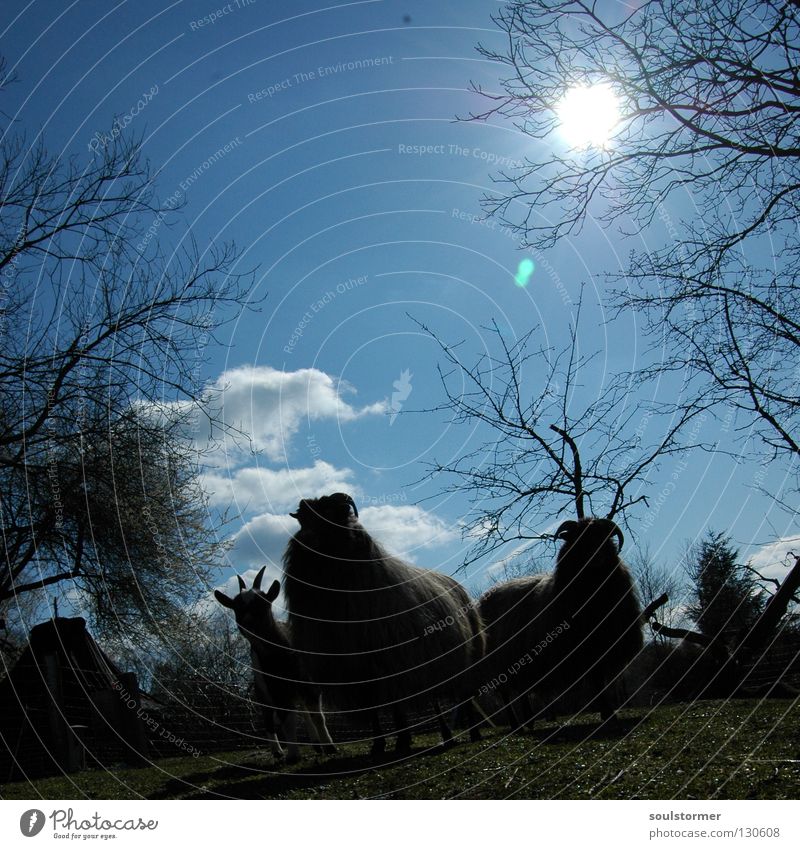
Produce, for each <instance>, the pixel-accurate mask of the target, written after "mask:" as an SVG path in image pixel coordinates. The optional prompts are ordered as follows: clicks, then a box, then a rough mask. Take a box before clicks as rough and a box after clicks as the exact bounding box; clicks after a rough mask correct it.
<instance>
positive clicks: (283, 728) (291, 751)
mask: <svg viewBox="0 0 800 849" xmlns="http://www.w3.org/2000/svg"><path fill="white" fill-rule="evenodd" d="M275 714H276V716H277V719H278V722H277V724H278V727H279V728H280V734H281V740H280V741H279V742H278V746H279V747H280V744H281V742H284V743H286V747H287V749H288V755H287V758H286V762H287V763H290V764H295V763H297V762H298V761H299V760H300V748H299V747H298V745H297V711H295V710H294V709H293V708H288V709H286V708H279V709H276V710H275Z"/></svg>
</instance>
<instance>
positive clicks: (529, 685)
mask: <svg viewBox="0 0 800 849" xmlns="http://www.w3.org/2000/svg"><path fill="white" fill-rule="evenodd" d="M555 536H556V539H561V540H563V541H564V545H563V546H562V547H561V550H560V551H559V553H558V557H557V559H556V566H555V570H554V571H553V572H552V573H550V574H544V575H532V576H528V577H523V578H515V579H513V580H511V581H507V582H505V583H503V584H499V585H498V586H496V587H493V588H492V589H490V590H489V591H488V592H486V593H484V595H483V596H482V597H481V598H480V600H479V602H478V606H479V609H480V614H481V618H482V620H483V622H484V625H485V628H486V637H487V645H486V655H485V660H484V663H483V664H482V670H481V675H480V679H481V680H482V682H483V683H482V686H481V688H480V692H481V693H486V692H489V691H491V690H496V691H497V693H498V695H499V696H500V699H501V701H503V702H504V704H506V706H507V707H508V708H509V711H508V712H509V718H510V720H511V722H512V723H514V724H515V725H516V724H518V723H517V722H516V717H515V715H514V712H513V708H512V707H511V705H512V703H513V702H514V701H515V700H521V701H522V702H524V701H525V699H526V696H527V694H528V693H529V692H530V691H534V693H535V694H536V693H538V694H546V695H550V696H553V695H557V694H560V693H563V692H565V691H567V690H570V689H571V688H572V687H574V686H579V685H581V684H588V685H589V688H590V690H591V692H592V694H593V695H594V696H596V697H597V702H598V704H599V707H600V715H601V719H602V721H604V722H608V723H612V722H616V708H617V705H616V696H615V692H614V686H613V681H614V679H615V678H616V677H617V676H618V674H619V673H620V672H621V671H622V670H623V669H624V668H625V666H626V665H627V664H628V662H629V661H630V660H632V659H633V657H634V656H635V655H636V654H637V653H638V652H639V650H640V649H641V647H642V643H643V636H642V620H641V607H640V604H639V600H638V598H637V595H636V590H635V587H634V582H633V578H632V576H631V573H630V572H629V570H628V567H627V566H626V565H625V564H624V563H623V561H622V560H621V559H620V557H619V554H618V549H617V548H616V546H615V545H614V542H613V539H612V538H613V537H615V536H616V537H617V538H618V540H619V551H621V550H622V546H623V544H624V541H625V538H624V536H623V534H622V531H621V530H620V529H619V527H618V526H617V525H616V524H615V523H614V522H612V521H611V520H610V519H598V518H587V519H580V520H578V521H567V522H564V523H563V524H562V525H561V526H560V527H559V528H558V530H557V531H556V534H555Z"/></svg>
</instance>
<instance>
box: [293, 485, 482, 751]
mask: <svg viewBox="0 0 800 849" xmlns="http://www.w3.org/2000/svg"><path fill="white" fill-rule="evenodd" d="M291 516H292V517H293V518H295V519H297V521H298V522H299V523H300V530H299V531H298V532H297V533H296V534H295V535H294V536H293V537H292V539H291V540H290V541H289V545H288V547H287V549H286V553H285V555H284V558H283V563H284V572H285V581H284V589H285V593H286V600H287V605H288V608H289V622H290V624H291V628H292V635H293V639H294V640H295V645H296V647H297V648H298V649H300V650H301V651H302V652H304V655H305V656H306V657H307V659H308V664H309V669H310V671H311V675H312V677H313V679H314V680H315V681H316V682H317V683H318V684H320V685H321V686H322V687H323V688H324V692H325V693H326V697H327V695H328V694H330V697H331V700H332V701H333V702H334V703H335V704H337V705H338V706H340V707H342V708H344V709H349V710H352V711H356V712H359V713H361V712H363V713H366V714H369V715H370V716H371V718H372V724H373V730H374V732H375V736H374V739H373V746H372V751H373V755H380V754H381V753H382V752H383V749H384V745H385V742H384V739H383V736H382V735H381V733H380V727H379V722H378V712H379V710H380V709H381V708H382V707H390V708H391V709H392V710H393V713H394V720H395V725H396V729H397V741H396V747H395V751H396V752H397V753H405V752H408V751H410V749H411V731H410V729H409V728H408V727H407V726H406V721H405V710H406V708H408V707H409V706H410V705H413V704H415V703H417V704H418V703H423V704H427V703H430V702H433V703H434V705H435V707H436V710H437V714H438V719H439V729H440V731H441V733H442V740H443V742H444V743H445V744H448V743H449V742H451V740H452V734H451V733H450V730H449V728H448V727H447V724H446V722H445V721H444V717H443V715H442V712H441V709H440V708H439V705H438V703H437V701H436V700H437V699H438V698H439V697H449V698H452V699H454V700H455V701H459V700H466V701H467V702H468V703H469V704H467V705H466V707H467V709H468V710H469V709H470V704H471V702H470V691H471V689H472V687H473V686H474V682H473V681H472V678H471V673H472V667H473V665H474V664H475V663H476V662H477V661H478V660H479V659H480V658H481V657H482V655H483V648H484V638H483V629H482V626H481V622H480V617H479V616H478V612H477V608H476V607H475V605H474V604H473V603H472V601H471V599H470V598H469V596H468V595H467V592H466V591H465V590H464V588H463V587H462V586H461V585H460V584H459V583H458V582H457V581H455V580H453V578H450V577H448V576H447V575H443V574H441V573H439V572H433V571H431V570H429V569H421V568H418V567H416V566H411V565H409V564H408V563H405V562H403V561H402V560H401V559H400V558H398V557H393V556H392V555H390V554H388V553H387V552H386V551H385V550H384V549H383V548H382V547H381V546H380V545H379V544H378V543H377V542H376V541H375V540H374V539H373V538H372V537H371V536H370V535H369V533H367V531H366V530H365V529H364V527H363V526H362V525H361V524H360V523H359V521H358V508H357V507H356V505H355V502H354V501H353V499H352V498H351V496H349V495H347V494H346V493H341V492H337V493H334V494H333V495H327V496H323V497H322V498H317V499H304V500H302V501H301V502H300V506H299V507H298V509H297V512H295V513H292V514H291ZM470 734H471V736H472V738H473V739H478V738H479V732H478V730H477V724H476V723H472V727H471V730H470Z"/></svg>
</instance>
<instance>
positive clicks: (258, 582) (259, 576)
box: [253, 565, 267, 590]
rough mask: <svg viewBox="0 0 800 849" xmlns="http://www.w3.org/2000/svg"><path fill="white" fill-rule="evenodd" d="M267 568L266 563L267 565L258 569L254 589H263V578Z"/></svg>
mask: <svg viewBox="0 0 800 849" xmlns="http://www.w3.org/2000/svg"><path fill="white" fill-rule="evenodd" d="M266 568H267V567H266V565H265V566H262V567H261V568H260V569H259V570H258V574H257V575H256V579H255V581H253V589H254V590H260V589H261V579H262V578H263V577H264V572H265V571H266Z"/></svg>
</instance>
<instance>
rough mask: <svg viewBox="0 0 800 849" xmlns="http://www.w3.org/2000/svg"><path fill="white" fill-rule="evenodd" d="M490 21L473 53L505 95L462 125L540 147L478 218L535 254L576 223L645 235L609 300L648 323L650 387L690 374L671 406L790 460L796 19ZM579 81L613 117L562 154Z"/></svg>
mask: <svg viewBox="0 0 800 849" xmlns="http://www.w3.org/2000/svg"><path fill="white" fill-rule="evenodd" d="M495 21H496V23H497V25H498V27H499V28H500V29H501V31H502V33H503V35H504V39H503V43H504V47H503V48H501V49H494V48H489V47H482V48H481V52H482V53H483V54H484V55H485V56H487V57H488V58H490V59H492V60H494V61H497V62H499V63H501V64H502V66H504V68H505V69H506V71H507V73H505V75H504V78H503V80H502V88H503V89H504V91H503V92H502V93H500V94H485V96H486V97H487V98H490V100H491V104H490V106H489V108H488V109H487V110H486V111H484V112H483V113H481V114H480V115H475V116H472V117H473V118H483V119H487V118H489V117H493V116H503V117H506V118H510V119H512V120H513V121H514V122H515V123H516V125H517V127H518V128H519V129H520V130H521V131H522V132H523V133H525V134H527V135H529V136H531V137H533V138H536V139H546V140H547V141H546V143H544V144H541V145H536V146H532V147H531V148H530V150H531V151H532V152H531V153H529V154H528V157H529V158H528V159H527V160H526V162H525V163H524V165H523V166H522V167H520V168H516V169H514V170H512V171H508V172H506V173H504V174H501V175H500V177H499V182H500V188H501V191H499V192H498V193H496V194H493V195H492V196H490V197H488V198H486V201H485V202H486V207H487V209H488V211H489V212H490V213H492V214H495V215H498V216H500V217H501V218H502V219H504V221H505V222H506V223H507V224H508V225H510V226H511V227H513V228H515V229H516V231H517V232H518V233H519V235H520V238H521V241H522V244H523V245H524V246H529V245H532V246H535V247H539V248H543V247H548V246H551V245H553V244H554V243H555V242H557V241H558V240H559V239H561V238H562V237H565V236H569V235H571V234H575V233H577V232H578V231H579V230H580V229H581V227H582V226H583V224H584V223H585V221H586V220H587V217H591V218H592V219H593V220H595V221H599V222H601V224H603V225H604V226H609V225H612V224H613V225H615V226H616V227H617V228H618V230H619V232H620V233H621V234H627V235H638V234H640V233H645V231H646V238H647V248H646V249H645V250H641V249H640V248H639V247H638V246H637V245H636V244H634V245H633V246H632V247H633V251H632V257H631V261H630V264H629V267H628V268H627V269H626V270H625V273H624V275H622V276H621V278H622V281H623V282H624V287H623V288H622V290H621V291H620V292H619V293H618V295H617V297H618V303H619V305H620V306H622V307H633V308H635V309H636V310H637V311H638V312H639V313H640V314H642V315H644V316H645V317H646V319H647V328H648V330H649V332H650V334H651V335H652V338H653V347H654V349H655V350H657V352H658V353H659V357H658V362H657V365H656V366H655V368H654V369H653V372H655V373H659V374H663V372H664V371H670V370H675V371H678V372H680V373H681V374H682V375H686V376H687V386H686V387H685V392H684V397H686V394H685V393H686V392H688V391H690V390H692V391H693V392H694V397H695V398H697V399H703V402H704V403H706V404H710V405H714V404H715V403H719V404H725V405H729V407H732V408H733V410H734V411H735V412H736V413H737V414H739V415H741V416H743V418H740V419H739V422H738V423H740V424H742V425H747V426H748V427H749V426H753V427H754V428H755V431H756V432H757V433H758V434H759V435H760V436H761V438H762V440H763V444H764V446H765V447H766V449H767V456H769V457H772V456H773V455H774V454H785V453H788V454H789V455H790V456H793V457H794V458H795V459H796V458H797V457H798V455H800V443H799V442H798V439H797V432H798V425H799V424H800V394H799V393H798V389H797V387H798V382H797V369H798V364H799V363H800V321H798V315H800V242H798V238H797V217H798V203H799V202H800V121H799V119H800V75H798V68H800V6H799V5H798V4H797V3H791V2H786V0H761V2H758V3H751V2H745V0H712V1H711V2H705V3H697V2H696V0H666V1H665V2H658V3H655V2H645V3H636V4H633V5H626V4H613V3H609V4H597V3H594V2H585V0H561V1H560V2H552V1H551V0H517V2H510V3H507V4H505V5H504V6H503V7H502V9H501V10H500V11H499V12H498V13H497V15H496V16H495ZM593 84H605V85H607V86H608V87H610V89H611V90H612V91H613V92H614V94H615V95H616V97H617V99H618V101H619V106H620V111H621V120H620V121H619V123H618V124H617V126H616V128H615V130H614V132H613V135H612V137H611V138H610V140H609V141H608V143H607V144H606V145H604V146H600V147H595V148H589V149H581V150H575V149H569V148H568V147H567V146H566V145H565V144H564V143H563V142H562V141H561V140H560V139H559V138H558V137H557V135H556V134H555V133H554V131H555V130H557V127H558V124H559V106H560V104H561V103H562V101H563V99H564V96H565V94H566V92H567V91H568V90H569V89H571V88H572V87H575V86H587V85H593ZM681 204H683V208H684V209H685V210H686V211H685V212H684V213H681V208H682V206H681ZM654 222H655V223H658V222H660V223H662V224H663V225H664V228H665V229H666V231H667V234H666V237H665V236H662V235H660V234H659V231H658V230H657V229H656V228H655V227H653V226H651V225H653V224H654ZM639 244H641V243H639ZM665 352H666V359H665V358H664V353H665ZM653 372H651V373H653ZM645 376H647V374H645ZM680 403H683V401H681V402H680ZM795 468H796V464H795Z"/></svg>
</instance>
